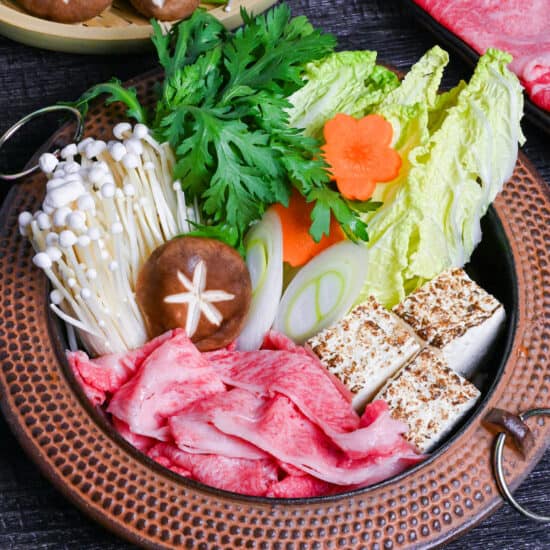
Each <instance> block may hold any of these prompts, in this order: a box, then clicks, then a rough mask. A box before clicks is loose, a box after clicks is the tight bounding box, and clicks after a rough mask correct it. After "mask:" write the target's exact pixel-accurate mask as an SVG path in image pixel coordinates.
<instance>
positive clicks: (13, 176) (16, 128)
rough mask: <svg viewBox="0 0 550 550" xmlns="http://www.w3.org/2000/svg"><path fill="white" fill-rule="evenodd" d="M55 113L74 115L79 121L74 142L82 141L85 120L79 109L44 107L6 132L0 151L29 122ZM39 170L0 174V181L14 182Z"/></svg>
mask: <svg viewBox="0 0 550 550" xmlns="http://www.w3.org/2000/svg"><path fill="white" fill-rule="evenodd" d="M55 111H68V112H69V113H71V114H72V115H74V116H75V118H76V120H77V124H76V131H75V134H74V138H73V141H75V142H78V141H80V138H81V137H82V134H83V133H84V119H83V118H82V114H81V112H80V111H79V110H78V109H75V108H74V107H70V106H68V105H51V106H50V107H44V108H42V109H38V110H36V111H33V112H32V113H30V114H28V115H27V116H24V117H23V118H22V119H21V120H18V121H17V122H16V123H15V124H14V125H13V126H12V127H11V128H9V129H8V130H6V132H5V133H4V135H2V137H0V150H1V149H2V147H3V146H4V144H5V143H6V142H7V141H8V140H9V139H10V138H11V137H12V136H13V135H14V134H15V133H17V132H18V131H19V130H20V129H21V128H22V127H23V126H25V124H27V122H29V121H31V120H33V119H35V118H37V117H39V116H41V115H44V114H47V113H53V112H55ZM52 153H53V154H54V155H58V154H59V149H56V150H55V151H53V152H52ZM38 168H39V165H38V164H35V165H34V166H31V167H30V168H27V169H26V170H22V171H21V172H17V173H15V174H2V173H0V179H3V180H6V181H13V180H16V179H19V178H23V177H25V176H28V175H29V174H32V173H33V172H34V171H36V170H37V169H38Z"/></svg>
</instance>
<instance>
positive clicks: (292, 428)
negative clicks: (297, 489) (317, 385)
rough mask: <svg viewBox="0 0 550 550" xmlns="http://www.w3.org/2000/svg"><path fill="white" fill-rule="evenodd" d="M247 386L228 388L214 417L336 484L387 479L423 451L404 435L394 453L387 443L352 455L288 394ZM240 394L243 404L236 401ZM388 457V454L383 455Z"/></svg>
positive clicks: (233, 432)
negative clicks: (380, 449) (272, 393)
mask: <svg viewBox="0 0 550 550" xmlns="http://www.w3.org/2000/svg"><path fill="white" fill-rule="evenodd" d="M246 393H248V392H246V390H233V391H230V392H228V393H227V403H226V405H225V407H224V408H223V409H215V408H214V409H212V410H211V411H210V412H209V416H210V418H211V420H212V423H213V424H214V425H215V426H216V427H217V428H218V429H219V430H220V431H222V432H224V433H227V434H230V435H234V436H236V437H240V438H242V439H245V440H247V441H250V442H251V443H253V444H255V445H257V446H258V447H260V448H261V449H263V450H264V451H266V452H268V453H269V454H271V455H273V456H274V457H276V458H277V459H278V460H279V461H281V462H284V463H286V464H290V465H292V466H294V467H295V468H297V469H299V470H301V471H303V472H305V473H308V474H310V475H312V476H314V477H316V478H318V479H322V480H324V481H327V482H329V483H333V484H335V485H345V486H346V485H355V486H365V485H370V484H372V483H376V482H377V481H380V480H382V479H386V477H387V474H388V472H393V473H390V475H393V474H394V473H396V472H400V471H402V470H403V469H404V468H405V467H406V466H409V465H411V464H414V463H416V462H418V461H419V460H420V459H421V458H422V457H420V456H419V455H418V454H417V453H415V452H414V450H413V449H412V447H411V446H410V445H408V444H407V443H406V442H405V441H404V440H403V439H402V438H401V439H400V441H399V442H398V443H396V444H394V447H393V453H389V452H388V449H384V452H383V453H380V454H376V453H374V452H371V453H369V454H368V455H365V456H364V457H363V458H361V459H352V458H351V457H350V456H349V455H347V454H346V453H345V452H343V451H342V450H341V449H339V448H338V447H337V446H336V445H335V444H334V443H333V442H332V441H331V440H330V438H329V437H328V436H327V435H326V434H325V433H323V431H322V430H321V429H320V428H319V427H318V426H317V425H316V424H314V423H313V422H312V421H311V420H309V419H308V418H306V417H305V416H304V415H303V414H302V413H301V412H300V411H299V410H298V409H297V408H296V407H295V406H294V404H293V403H292V402H291V401H290V400H289V399H288V398H287V397H286V396H284V395H279V394H275V396H274V397H266V396H263V397H260V396H254V395H253V394H251V393H250V394H249V395H248V396H247V395H246ZM231 399H236V403H238V407H231V404H230V403H231ZM381 457H383V458H384V460H380V458H381Z"/></svg>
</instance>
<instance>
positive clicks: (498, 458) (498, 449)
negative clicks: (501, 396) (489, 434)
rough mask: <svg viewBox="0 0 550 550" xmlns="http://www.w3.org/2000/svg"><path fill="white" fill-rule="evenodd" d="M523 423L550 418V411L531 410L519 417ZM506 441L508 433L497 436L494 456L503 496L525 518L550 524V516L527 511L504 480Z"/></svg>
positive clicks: (495, 469) (498, 483) (496, 473)
mask: <svg viewBox="0 0 550 550" xmlns="http://www.w3.org/2000/svg"><path fill="white" fill-rule="evenodd" d="M518 416H519V418H520V419H521V421H522V422H523V421H524V420H527V419H528V418H531V417H532V416H550V409H531V410H529V411H525V412H523V413H521V414H520V415H518ZM505 441H506V433H504V432H501V433H499V434H498V436H497V440H496V442H495V452H494V455H493V468H494V471H495V478H496V481H497V485H498V488H499V490H500V492H501V494H502V496H503V497H504V498H505V499H506V500H507V501H508V502H509V503H510V504H511V505H512V506H513V507H514V508H515V509H516V510H517V511H518V512H519V513H520V514H523V515H524V516H526V517H528V518H530V519H532V520H535V521H540V522H542V523H548V522H550V516H541V515H539V514H535V513H534V512H531V511H529V510H527V509H525V508H524V507H523V506H521V504H520V503H519V502H518V501H517V500H516V499H515V498H514V497H513V495H512V493H511V492H510V488H509V487H508V483H507V482H506V479H505V478H504V467H503V464H502V453H503V450H504V442H505Z"/></svg>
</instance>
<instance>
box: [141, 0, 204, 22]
mask: <svg viewBox="0 0 550 550" xmlns="http://www.w3.org/2000/svg"><path fill="white" fill-rule="evenodd" d="M131 2H132V5H133V6H134V8H136V10H137V11H139V12H140V13H141V14H143V15H145V16H146V17H149V18H150V17H154V18H155V19H159V20H160V21H174V20H176V19H184V18H185V17H188V16H189V15H191V14H192V13H193V12H194V11H195V9H196V8H197V7H198V5H199V0H131Z"/></svg>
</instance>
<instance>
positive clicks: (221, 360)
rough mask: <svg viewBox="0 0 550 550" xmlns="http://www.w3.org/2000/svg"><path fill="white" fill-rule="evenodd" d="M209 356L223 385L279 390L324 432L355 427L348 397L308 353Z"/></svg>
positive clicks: (266, 391) (264, 391) (268, 391)
mask: <svg viewBox="0 0 550 550" xmlns="http://www.w3.org/2000/svg"><path fill="white" fill-rule="evenodd" d="M209 359H210V363H211V364H212V365H213V366H214V367H215V369H216V371H217V372H218V373H219V375H220V377H221V379H222V380H223V381H224V382H225V383H226V384H228V385H230V386H235V387H238V388H242V389H245V390H248V391H251V392H255V393H261V394H263V395H269V394H271V393H272V392H279V393H282V394H283V395H286V396H287V397H288V398H289V399H291V400H292V401H293V402H294V403H295V404H296V406H297V407H299V408H300V410H301V411H302V412H303V413H304V414H305V415H306V416H307V417H308V418H310V419H311V420H313V421H314V422H316V423H318V424H319V426H321V428H322V429H323V430H325V431H327V432H330V431H336V432H345V431H350V430H354V429H355V428H357V427H358V426H359V417H358V416H357V414H356V413H355V411H354V410H353V408H352V407H351V404H350V403H351V400H348V399H346V397H345V396H344V395H342V393H341V392H340V388H339V387H337V386H336V385H335V384H334V382H333V378H332V377H331V376H330V375H329V373H328V371H327V370H326V369H325V368H324V367H323V366H322V365H321V363H320V362H319V361H318V360H316V359H315V358H313V357H311V356H310V355H304V354H299V353H293V352H288V351H273V350H260V351H242V352H239V351H236V352H226V353H225V354H222V353H219V354H217V355H216V356H214V357H211V358H209Z"/></svg>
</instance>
